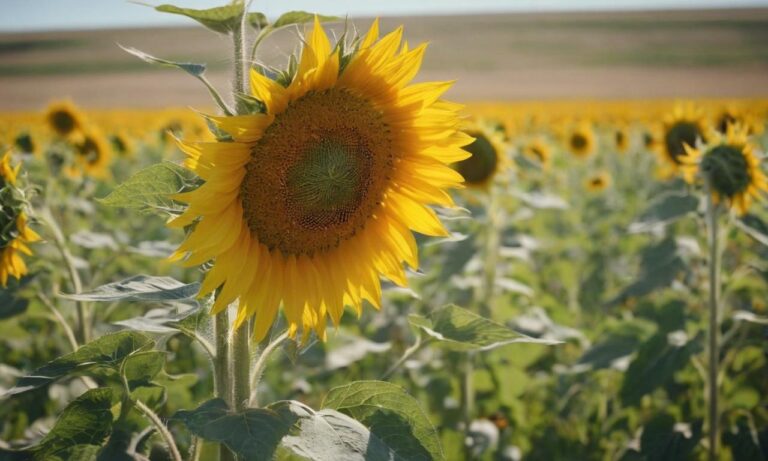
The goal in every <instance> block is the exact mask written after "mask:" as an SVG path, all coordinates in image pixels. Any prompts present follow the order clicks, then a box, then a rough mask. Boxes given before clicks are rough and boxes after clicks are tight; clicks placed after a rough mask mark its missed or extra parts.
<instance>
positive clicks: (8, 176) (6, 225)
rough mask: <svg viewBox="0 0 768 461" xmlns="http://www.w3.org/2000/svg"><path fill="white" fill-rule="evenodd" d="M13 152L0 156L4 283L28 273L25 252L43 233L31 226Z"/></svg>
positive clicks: (0, 278) (0, 255)
mask: <svg viewBox="0 0 768 461" xmlns="http://www.w3.org/2000/svg"><path fill="white" fill-rule="evenodd" d="M10 162H11V159H10V155H9V154H5V155H4V156H3V157H2V159H0V286H3V287H5V286H6V285H7V284H8V278H9V277H15V278H17V279H19V278H21V277H22V276H24V274H26V273H27V266H26V264H25V263H24V260H23V259H22V258H21V254H22V253H24V254H26V255H31V254H32V252H31V250H30V249H29V247H28V246H27V243H29V242H34V241H37V240H39V239H40V237H39V236H38V235H37V234H36V233H35V232H34V231H33V230H32V229H30V228H29V227H28V226H27V217H26V215H25V213H24V202H23V201H22V200H21V199H20V196H19V192H18V189H16V181H17V178H18V174H19V168H20V165H17V166H16V167H12V166H11V163H10Z"/></svg>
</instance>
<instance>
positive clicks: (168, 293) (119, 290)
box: [62, 275, 200, 302]
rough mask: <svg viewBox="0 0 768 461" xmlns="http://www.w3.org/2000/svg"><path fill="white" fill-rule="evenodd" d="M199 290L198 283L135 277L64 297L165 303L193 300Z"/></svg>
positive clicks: (169, 278) (78, 299)
mask: <svg viewBox="0 0 768 461" xmlns="http://www.w3.org/2000/svg"><path fill="white" fill-rule="evenodd" d="M199 289H200V284H199V283H198V282H194V283H188V284H187V283H181V282H179V281H178V280H175V279H173V278H171V277H153V276H149V275H134V276H133V277H129V278H127V279H125V280H121V281H119V282H113V283H108V284H106V285H102V286H100V287H98V288H95V289H94V290H93V291H90V292H86V293H78V294H68V295H62V296H63V297H65V298H67V299H73V300H75V301H100V302H112V301H144V302H163V301H179V300H192V299H193V298H194V297H195V295H197V292H198V291H199Z"/></svg>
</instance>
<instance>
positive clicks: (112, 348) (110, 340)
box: [5, 331, 154, 396]
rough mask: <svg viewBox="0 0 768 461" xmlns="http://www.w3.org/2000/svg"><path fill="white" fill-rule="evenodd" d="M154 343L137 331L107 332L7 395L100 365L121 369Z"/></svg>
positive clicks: (48, 364) (38, 372)
mask: <svg viewBox="0 0 768 461" xmlns="http://www.w3.org/2000/svg"><path fill="white" fill-rule="evenodd" d="M152 346H154V341H152V340H151V339H150V338H149V337H148V336H146V335H144V334H142V333H138V332H135V331H121V332H118V333H112V334H108V335H104V336H102V337H100V338H98V339H96V340H94V341H93V342H90V343H88V344H86V345H85V346H83V347H81V348H80V349H78V350H77V351H75V352H72V353H71V354H66V355H63V356H61V357H59V358H57V359H54V360H52V361H51V362H48V363H47V364H46V365H44V366H42V367H41V368H38V369H37V370H35V371H34V372H33V373H32V374H31V375H29V376H25V377H22V378H21V379H19V380H18V382H17V383H16V386H15V387H14V388H13V389H10V390H9V391H8V392H6V394H5V395H6V396H11V395H16V394H21V393H23V392H28V391H31V390H33V389H35V388H38V387H40V386H45V385H46V384H50V383H51V382H53V381H55V380H57V379H59V378H62V377H64V376H66V375H68V374H70V373H84V372H86V371H90V370H92V369H97V368H102V367H105V368H109V369H113V370H119V369H120V366H121V365H122V363H123V361H124V360H125V359H126V358H127V357H129V356H130V355H132V354H134V353H135V352H137V351H142V350H147V349H150V348H151V347H152Z"/></svg>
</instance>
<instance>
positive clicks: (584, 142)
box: [565, 120, 595, 158]
mask: <svg viewBox="0 0 768 461" xmlns="http://www.w3.org/2000/svg"><path fill="white" fill-rule="evenodd" d="M565 142H566V147H567V148H568V150H569V151H570V152H571V153H572V154H573V155H575V156H576V157H578V158H587V157H589V156H590V155H592V153H594V151H595V131H594V129H593V128H592V124H591V123H589V122H588V121H586V120H583V121H581V122H580V123H578V124H576V125H574V126H572V127H571V128H570V130H568V132H567V134H566V139H565Z"/></svg>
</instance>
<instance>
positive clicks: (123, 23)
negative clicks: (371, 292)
mask: <svg viewBox="0 0 768 461" xmlns="http://www.w3.org/2000/svg"><path fill="white" fill-rule="evenodd" d="M225 1H226V0H176V1H173V0H159V1H152V0H145V2H146V3H151V4H153V5H157V4H161V3H166V2H167V3H173V4H175V5H177V6H183V7H191V8H208V7H211V6H217V5H221V4H222V3H224V2H225ZM734 6H768V0H698V1H695V0H580V1H577V0H323V1H319V0H255V1H254V2H253V7H252V8H251V10H252V11H257V10H258V11H263V12H265V13H266V14H267V16H270V17H275V16H277V15H279V14H280V13H281V12H284V11H289V10H307V11H313V12H318V13H323V14H331V15H340V16H343V15H347V14H349V15H351V16H392V15H414V14H458V13H484V12H485V13H487V12H512V11H534V12H535V11H574V10H577V11H578V10H633V9H668V8H673V9H679V8H712V7H734ZM189 23H190V22H189V20H188V19H185V18H183V17H176V16H174V15H168V14H160V13H156V12H154V11H153V10H152V9H151V8H147V7H146V6H141V5H137V4H134V3H130V2H129V1H127V0H0V32H18V31H37V30H56V29H78V28H89V29H92V28H109V27H134V26H161V25H184V24H189Z"/></svg>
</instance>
